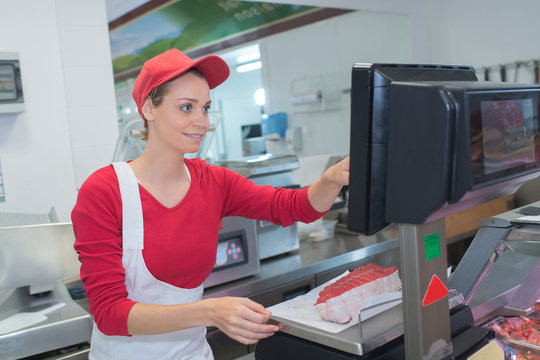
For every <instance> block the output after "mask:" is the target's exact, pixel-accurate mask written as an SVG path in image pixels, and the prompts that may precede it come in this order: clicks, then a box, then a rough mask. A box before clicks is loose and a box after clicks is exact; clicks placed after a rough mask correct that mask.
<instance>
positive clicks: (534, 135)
mask: <svg viewBox="0 0 540 360" xmlns="http://www.w3.org/2000/svg"><path fill="white" fill-rule="evenodd" d="M510 97H511V96H510ZM477 100H478V101H471V103H472V104H474V105H475V111H473V112H471V155H472V159H471V160H472V167H473V177H474V183H475V184H478V183H481V182H485V181H489V180H492V179H495V178H498V177H501V176H505V175H510V174H513V173H516V172H520V171H523V170H526V169H528V168H536V167H538V166H539V165H540V157H539V155H540V152H539V148H540V146H539V144H540V143H539V141H540V139H539V138H538V135H539V123H538V94H537V93H530V96H528V95H527V94H525V95H523V96H520V97H519V98H504V97H503V98H489V96H486V95H484V96H482V97H481V98H479V99H477Z"/></svg>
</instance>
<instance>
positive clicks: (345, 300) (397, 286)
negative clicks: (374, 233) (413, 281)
mask: <svg viewBox="0 0 540 360" xmlns="http://www.w3.org/2000/svg"><path fill="white" fill-rule="evenodd" d="M399 290H401V280H400V278H399V275H398V271H397V268H396V267H395V266H392V267H389V268H383V267H381V266H379V265H377V264H372V263H370V264H367V265H364V266H361V267H359V268H357V269H354V270H353V271H352V272H350V273H349V274H347V275H345V276H343V277H341V278H339V279H338V280H336V281H335V282H334V283H332V284H330V285H328V286H327V287H325V288H324V289H323V290H322V291H321V292H320V293H319V298H318V299H317V302H316V303H315V307H316V308H317V311H318V312H319V315H320V316H321V317H322V318H323V319H324V320H326V321H332V322H336V323H340V324H344V323H347V322H349V321H350V320H351V319H353V318H354V317H356V316H358V312H359V311H360V308H361V307H362V305H363V304H364V301H365V299H366V298H367V297H369V296H372V295H379V294H382V293H385V292H392V291H399Z"/></svg>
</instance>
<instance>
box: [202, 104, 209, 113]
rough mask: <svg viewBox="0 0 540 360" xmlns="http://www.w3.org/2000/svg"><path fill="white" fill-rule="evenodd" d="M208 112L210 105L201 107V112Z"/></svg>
mask: <svg viewBox="0 0 540 360" xmlns="http://www.w3.org/2000/svg"><path fill="white" fill-rule="evenodd" d="M209 111H210V105H208V106H205V107H203V112H204V113H207V112H209Z"/></svg>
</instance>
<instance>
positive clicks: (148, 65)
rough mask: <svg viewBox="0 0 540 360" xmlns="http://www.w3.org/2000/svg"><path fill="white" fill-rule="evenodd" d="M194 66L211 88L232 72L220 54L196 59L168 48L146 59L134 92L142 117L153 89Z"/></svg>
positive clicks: (136, 80)
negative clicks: (145, 103)
mask: <svg viewBox="0 0 540 360" xmlns="http://www.w3.org/2000/svg"><path fill="white" fill-rule="evenodd" d="M194 67H195V68H197V69H199V70H201V71H202V73H203V74H204V77H205V78H206V81H208V86H209V87H210V89H213V88H215V87H216V86H218V85H219V84H221V83H222V82H224V81H225V80H227V78H228V77H229V73H230V70H229V66H228V65H227V63H226V62H225V60H223V59H222V58H220V57H219V56H215V55H209V56H205V57H203V58H202V59H199V60H197V61H194V60H192V59H191V58H190V57H188V56H187V55H185V54H184V53H182V52H181V51H180V50H178V49H171V50H167V51H165V52H164V53H161V54H159V55H157V56H155V57H153V58H151V59H150V60H148V61H146V62H145V63H144V65H143V67H142V69H141V72H140V73H139V76H137V79H135V84H134V85H133V92H132V95H133V99H135V103H136V104H137V109H138V110H139V114H141V117H142V118H143V119H144V116H143V114H142V105H143V103H144V100H145V99H146V97H147V96H148V94H149V93H150V91H152V89H154V88H156V87H158V86H159V85H161V84H164V83H166V82H167V81H169V80H171V79H173V78H175V77H177V76H178V75H180V74H182V73H183V72H185V71H186V70H189V69H191V68H194Z"/></svg>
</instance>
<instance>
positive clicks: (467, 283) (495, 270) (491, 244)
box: [449, 202, 540, 359]
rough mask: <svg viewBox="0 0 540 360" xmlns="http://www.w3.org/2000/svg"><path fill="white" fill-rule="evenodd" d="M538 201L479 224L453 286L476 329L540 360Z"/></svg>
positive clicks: (525, 356) (521, 355)
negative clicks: (465, 306)
mask: <svg viewBox="0 0 540 360" xmlns="http://www.w3.org/2000/svg"><path fill="white" fill-rule="evenodd" d="M538 214H540V202H535V203H532V204H530V205H527V206H524V207H521V208H517V209H515V210H511V211H509V212H507V213H503V214H500V215H497V216H494V217H490V218H487V219H484V220H483V221H482V222H481V224H480V225H481V227H480V230H479V231H478V233H477V235H476V237H475V238H474V240H473V242H472V243H471V245H470V246H469V248H468V250H467V252H466V254H465V256H464V257H463V259H462V260H461V262H460V263H459V265H458V267H457V268H456V271H455V272H454V273H453V274H452V276H451V278H450V279H449V286H450V287H451V288H455V289H456V290H458V291H459V292H461V293H462V294H463V295H464V303H465V304H466V305H468V306H469V307H470V308H471V311H472V314H473V317H474V322H475V324H476V325H479V326H482V327H484V328H487V329H490V330H492V331H493V332H494V333H495V334H494V335H495V337H496V338H497V339H498V340H500V342H501V343H503V344H505V345H506V346H507V347H508V348H512V349H514V351H515V352H516V354H515V357H514V358H515V359H539V358H540V313H539V307H540V303H539V301H540V216H538Z"/></svg>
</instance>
